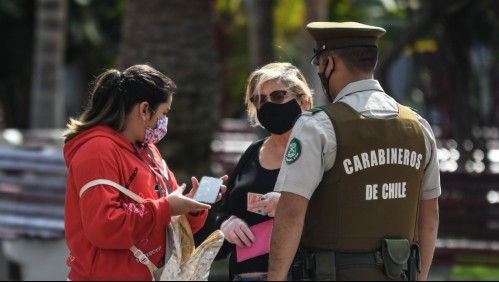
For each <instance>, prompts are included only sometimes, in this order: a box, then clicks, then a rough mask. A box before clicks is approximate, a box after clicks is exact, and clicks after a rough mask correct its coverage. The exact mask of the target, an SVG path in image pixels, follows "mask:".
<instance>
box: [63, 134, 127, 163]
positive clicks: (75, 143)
mask: <svg viewBox="0 0 499 282" xmlns="http://www.w3.org/2000/svg"><path fill="white" fill-rule="evenodd" d="M96 137H104V138H109V139H110V140H112V141H113V142H114V143H116V144H117V145H118V146H120V147H121V148H123V150H127V151H130V152H134V149H133V146H132V143H130V141H129V140H128V139H126V137H125V136H123V134H121V133H119V132H117V131H115V130H114V129H112V128H111V127H109V126H106V125H98V126H96V127H94V128H91V129H89V130H87V131H85V132H83V133H81V134H79V135H77V136H76V137H74V138H73V139H71V140H70V141H69V142H68V143H66V144H64V160H65V161H66V166H67V167H69V164H71V161H72V160H73V157H74V155H75V154H76V152H78V150H79V149H80V148H81V146H83V144H85V143H86V142H87V141H89V140H90V139H93V138H96Z"/></svg>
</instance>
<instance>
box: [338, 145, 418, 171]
mask: <svg viewBox="0 0 499 282" xmlns="http://www.w3.org/2000/svg"><path fill="white" fill-rule="evenodd" d="M422 160H423V154H418V153H417V152H416V151H411V150H408V149H403V148H387V149H378V150H371V151H370V152H365V153H361V154H360V155H355V156H353V157H352V158H347V159H344V160H343V168H344V169H345V173H346V174H352V173H354V172H358V171H362V170H364V169H368V168H370V167H376V166H383V165H404V166H409V167H412V168H414V169H416V170H417V169H419V168H420V167H421V161H422Z"/></svg>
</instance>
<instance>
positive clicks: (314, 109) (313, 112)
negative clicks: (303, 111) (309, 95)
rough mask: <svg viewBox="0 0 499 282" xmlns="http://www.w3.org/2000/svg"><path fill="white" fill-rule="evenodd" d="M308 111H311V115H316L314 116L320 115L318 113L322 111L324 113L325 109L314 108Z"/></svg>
mask: <svg viewBox="0 0 499 282" xmlns="http://www.w3.org/2000/svg"><path fill="white" fill-rule="evenodd" d="M308 111H309V112H311V113H312V115H314V114H316V113H318V112H322V111H324V109H323V108H321V107H314V108H312V109H310V110H308Z"/></svg>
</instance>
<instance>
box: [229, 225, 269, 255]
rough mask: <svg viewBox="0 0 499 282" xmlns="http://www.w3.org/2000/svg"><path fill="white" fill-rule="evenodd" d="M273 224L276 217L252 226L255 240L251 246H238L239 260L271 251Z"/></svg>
mask: <svg viewBox="0 0 499 282" xmlns="http://www.w3.org/2000/svg"><path fill="white" fill-rule="evenodd" d="M273 224H274V219H271V220H267V221H264V222H261V223H258V224H255V225H253V226H250V230H251V232H253V234H254V235H255V242H253V244H252V245H251V247H239V246H236V254H237V262H242V261H245V260H247V259H250V258H254V257H257V256H261V255H265V254H268V253H269V251H270V235H271V234H272V226H273Z"/></svg>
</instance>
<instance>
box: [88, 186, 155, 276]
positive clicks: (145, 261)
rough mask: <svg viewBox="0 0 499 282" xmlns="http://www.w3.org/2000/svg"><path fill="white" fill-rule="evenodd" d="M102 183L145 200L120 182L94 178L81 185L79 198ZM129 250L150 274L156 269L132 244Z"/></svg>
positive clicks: (137, 199) (138, 201)
mask: <svg viewBox="0 0 499 282" xmlns="http://www.w3.org/2000/svg"><path fill="white" fill-rule="evenodd" d="M102 184H103V185H109V186H111V187H114V188H116V189H118V190H119V191H120V192H122V193H123V194H125V195H127V196H128V197H130V198H132V199H133V200H134V201H136V202H137V203H139V204H142V203H143V202H144V201H145V200H144V199H143V198H142V197H140V196H139V195H137V194H135V193H134V192H132V191H130V190H128V189H126V188H125V187H123V186H121V185H120V184H118V183H116V182H114V181H111V180H108V179H95V180H92V181H90V182H88V183H87V184H85V185H83V187H82V188H81V190H80V198H81V195H83V193H85V191H87V190H88V189H89V188H92V187H94V186H97V185H102ZM130 251H131V252H132V253H133V256H134V257H135V258H137V260H138V261H139V262H140V263H142V264H144V265H145V266H147V268H148V269H149V271H150V272H151V274H152V273H153V271H156V270H158V268H157V267H156V266H155V265H154V263H152V262H151V261H150V260H149V258H148V257H147V256H146V255H145V254H144V253H143V252H142V251H141V250H140V249H139V248H137V247H135V246H132V247H131V248H130Z"/></svg>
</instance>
